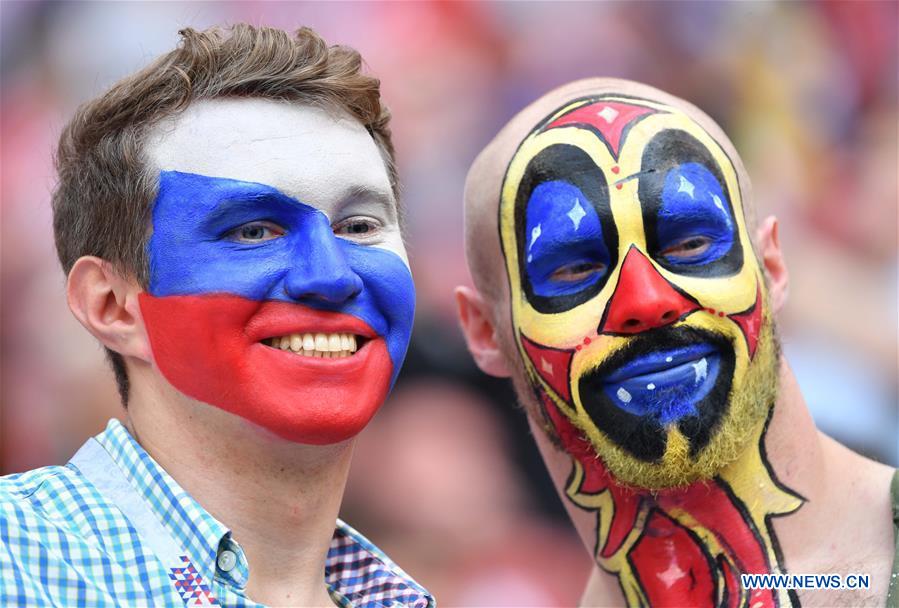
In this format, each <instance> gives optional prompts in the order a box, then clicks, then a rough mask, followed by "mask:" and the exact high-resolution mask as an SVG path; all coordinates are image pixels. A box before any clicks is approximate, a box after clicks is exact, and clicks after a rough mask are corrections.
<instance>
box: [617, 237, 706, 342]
mask: <svg viewBox="0 0 899 608" xmlns="http://www.w3.org/2000/svg"><path fill="white" fill-rule="evenodd" d="M699 308H700V306H699V304H697V303H696V302H694V301H693V300H692V299H690V298H689V297H688V296H687V295H686V294H684V293H683V292H681V291H679V290H678V289H677V288H676V287H674V285H672V284H671V283H669V282H668V281H666V280H665V278H664V277H663V276H662V275H661V274H659V271H658V270H656V269H655V267H654V266H653V265H652V262H650V261H649V260H648V259H647V258H646V256H645V255H643V253H641V252H640V251H639V250H638V249H637V248H635V247H631V248H630V250H629V251H628V252H627V255H626V256H625V258H624V263H623V264H622V265H621V272H620V274H619V278H618V285H617V286H616V287H615V292H614V293H613V294H612V297H611V299H610V300H609V304H608V307H607V309H606V314H605V317H604V318H603V320H602V323H601V324H600V327H599V333H601V334H602V333H605V334H624V335H630V334H636V333H640V332H643V331H647V330H650V329H655V328H657V327H664V326H665V325H670V324H672V323H674V322H675V321H677V320H678V319H680V318H681V317H683V316H684V315H685V314H687V313H688V312H692V311H694V310H698V309H699Z"/></svg>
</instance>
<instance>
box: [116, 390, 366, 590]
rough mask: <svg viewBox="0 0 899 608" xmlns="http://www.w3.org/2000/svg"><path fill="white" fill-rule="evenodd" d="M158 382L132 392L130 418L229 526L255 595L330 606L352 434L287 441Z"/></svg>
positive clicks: (148, 444) (170, 468)
mask: <svg viewBox="0 0 899 608" xmlns="http://www.w3.org/2000/svg"><path fill="white" fill-rule="evenodd" d="M154 388H155V390H146V391H134V392H133V396H132V398H131V400H130V402H129V407H128V416H127V421H126V425H127V427H128V429H129V431H130V432H131V434H132V435H133V436H134V438H135V439H136V440H137V441H138V442H139V443H140V444H141V446H142V447H143V448H144V449H145V450H146V451H147V452H148V453H149V454H150V456H152V457H153V458H154V460H156V461H157V462H158V463H159V464H160V465H161V466H162V467H163V468H164V469H165V470H166V472H167V473H168V474H169V475H171V476H172V477H173V478H174V479H175V480H176V481H177V482H178V483H179V484H180V485H181V486H182V487H183V488H184V489H185V490H186V491H187V492H188V493H189V494H190V495H191V496H192V497H193V498H194V499H195V500H196V501H197V502H198V503H200V505H201V506H202V507H203V508H204V509H206V510H207V511H208V512H209V513H210V514H211V515H212V516H213V517H215V518H216V519H217V520H219V521H220V522H222V523H223V524H224V525H225V526H227V527H228V528H229V529H230V530H231V532H232V536H233V538H234V540H235V541H237V542H238V543H239V544H240V545H241V547H242V548H243V550H244V552H245V553H246V557H247V561H248V562H249V568H250V578H249V581H248V585H247V595H248V596H249V597H250V598H252V599H253V600H254V601H257V602H260V603H264V604H269V605H278V606H286V605H297V606H320V605H329V604H330V603H331V601H330V598H329V596H328V593H327V589H326V586H325V583H324V563H325V557H326V555H327V552H328V547H329V545H330V542H331V538H332V536H333V533H334V524H335V521H336V519H337V514H338V511H339V509H340V502H341V498H342V496H343V490H344V485H345V483H346V478H347V474H348V471H349V465H350V459H351V456H352V442H351V441H348V442H343V443H340V444H336V445H332V446H311V445H302V444H296V443H292V442H288V441H285V440H283V439H280V438H278V437H276V436H274V435H272V434H270V433H268V432H267V431H264V430H262V429H260V428H259V427H255V426H254V425H251V424H250V423H248V422H246V421H244V420H242V419H240V418H238V417H236V416H233V415H231V414H228V413H226V412H224V411H222V410H219V409H218V408H214V407H212V406H209V405H206V404H202V403H197V402H193V401H187V400H186V399H184V397H183V396H180V395H178V394H169V391H171V389H170V388H168V387H165V388H161V389H160V388H158V387H154Z"/></svg>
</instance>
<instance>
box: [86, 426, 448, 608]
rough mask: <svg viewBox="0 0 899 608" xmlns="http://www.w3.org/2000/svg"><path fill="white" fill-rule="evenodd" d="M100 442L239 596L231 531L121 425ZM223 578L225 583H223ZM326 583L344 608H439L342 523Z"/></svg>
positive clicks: (201, 561) (198, 559)
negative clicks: (226, 554) (225, 571)
mask: <svg viewBox="0 0 899 608" xmlns="http://www.w3.org/2000/svg"><path fill="white" fill-rule="evenodd" d="M96 439H97V441H98V442H100V444H101V445H102V446H103V447H104V448H105V449H106V451H107V452H108V453H109V455H110V456H111V457H112V459H113V460H114V461H115V462H116V464H117V465H119V467H121V469H122V470H123V472H124V473H125V476H126V477H127V478H128V481H129V482H130V483H131V485H132V486H133V487H134V488H135V489H136V490H137V491H138V493H139V494H140V495H141V496H142V497H143V498H144V499H145V500H146V502H147V504H148V505H149V507H150V509H151V510H152V511H153V514H154V515H155V516H156V517H157V519H158V520H159V521H160V523H161V524H162V525H163V526H164V527H165V528H166V529H167V530H168V531H169V532H170V533H171V535H172V536H173V538H174V540H175V541H176V542H179V543H181V545H182V547H183V548H184V550H185V552H186V553H187V555H188V556H190V558H191V560H192V561H193V562H194V564H195V567H196V568H197V570H198V571H199V572H200V574H201V575H202V576H203V577H204V578H206V580H210V581H211V580H213V579H214V578H216V577H217V576H218V580H219V581H221V582H223V583H226V584H231V585H232V586H234V587H236V588H237V590H238V591H239V592H241V591H242V589H243V587H245V585H246V581H247V578H248V576H249V572H247V569H246V558H245V556H244V555H243V551H242V550H241V549H240V547H239V545H237V543H235V542H234V540H233V539H231V531H230V530H229V529H228V527H227V526H225V525H224V524H223V523H221V522H219V521H218V520H217V519H215V518H214V517H213V516H212V515H210V514H209V513H208V512H207V511H206V510H205V509H204V508H203V507H201V506H200V504H199V503H198V502H197V501H195V500H194V499H193V498H191V496H190V495H189V494H188V493H187V492H186V491H185V490H184V489H183V488H182V487H181V486H180V485H178V482H176V481H175V480H174V479H173V478H172V477H171V476H170V475H169V474H168V473H166V472H165V470H164V469H163V468H162V467H161V466H160V465H159V464H158V463H157V462H156V461H155V460H153V458H152V457H150V455H149V454H147V452H146V451H145V450H144V449H143V448H142V447H141V446H140V444H138V443H137V441H135V440H134V438H133V437H132V436H131V434H130V433H129V432H128V431H127V429H125V427H124V426H123V425H122V423H121V422H119V421H118V420H116V419H112V420H110V421H109V424H108V425H107V426H106V430H105V431H104V432H103V433H101V434H99V435H97V437H96ZM224 550H231V551H233V552H235V553H236V554H237V560H238V566H240V567H238V568H235V569H234V570H233V571H232V572H231V573H230V576H226V577H222V576H221V574H222V573H221V572H220V571H218V570H217V568H216V564H217V560H218V558H219V554H220V552H221V551H224ZM223 578H224V580H223ZM325 583H326V584H327V585H328V588H329V590H330V592H331V596H332V598H333V599H334V600H335V601H336V602H337V603H338V604H339V605H340V606H347V607H349V606H381V605H384V606H390V605H402V606H410V607H414V608H429V607H432V606H434V605H435V604H434V600H433V598H432V597H431V596H430V595H429V594H428V592H427V591H426V590H425V589H424V588H423V587H421V586H420V585H419V584H418V583H416V582H415V581H414V580H413V579H412V578H411V577H410V576H409V575H408V574H406V573H405V572H404V571H403V570H402V569H400V567H399V566H397V565H396V564H395V563H393V561H391V560H390V558H388V557H387V556H386V555H385V554H384V553H383V552H382V551H381V550H380V549H378V548H377V547H376V546H375V545H374V544H372V543H371V542H370V541H369V540H368V539H367V538H365V537H364V536H363V535H362V534H360V533H359V532H357V531H356V530H354V529H353V528H352V527H350V526H349V525H347V524H346V523H344V522H342V521H340V520H337V525H336V527H335V530H334V537H333V538H332V540H331V546H330V548H329V550H328V555H327V557H326V560H325Z"/></svg>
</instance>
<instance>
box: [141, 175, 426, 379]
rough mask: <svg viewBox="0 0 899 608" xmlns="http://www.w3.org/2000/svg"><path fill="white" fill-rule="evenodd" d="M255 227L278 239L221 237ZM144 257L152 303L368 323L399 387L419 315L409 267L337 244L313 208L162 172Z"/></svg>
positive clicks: (232, 183)
mask: <svg viewBox="0 0 899 608" xmlns="http://www.w3.org/2000/svg"><path fill="white" fill-rule="evenodd" d="M260 220H265V221H270V222H273V223H275V224H277V225H279V226H280V227H281V228H283V229H284V231H285V232H284V234H283V235H282V236H279V237H277V238H274V239H271V240H266V241H263V242H260V243H240V242H236V241H235V240H233V239H232V238H227V235H228V233H229V232H230V231H232V230H234V229H235V228H237V227H239V226H240V225H242V224H245V223H247V222H252V221H260ZM148 252H149V258H150V285H149V293H150V294H151V295H153V296H156V297H166V296H177V295H202V294H231V295H236V296H240V297H242V298H246V299H248V300H254V301H260V302H261V301H281V302H294V303H302V304H303V305H305V306H309V307H311V308H316V309H320V310H328V311H335V312H341V313H345V314H349V315H352V316H355V317H357V318H359V319H361V320H363V321H365V322H366V323H367V324H368V325H369V326H370V327H371V328H372V329H373V330H374V331H375V332H376V333H377V334H378V335H380V336H383V337H384V338H385V341H386V343H387V350H388V352H389V354H390V359H391V361H392V363H393V374H392V379H391V382H393V381H395V379H396V375H397V374H398V373H399V369H400V366H401V364H402V361H403V358H404V357H405V354H406V349H407V347H408V343H409V338H410V335H411V330H412V318H413V315H414V307H415V290H414V286H413V283H412V276H411V273H410V272H409V268H408V267H407V266H406V263H405V262H404V261H403V260H402V258H400V257H399V256H398V255H396V254H395V253H393V252H391V251H387V250H384V249H380V248H377V247H371V246H365V245H360V244H358V243H355V242H352V241H349V240H346V239H343V238H339V237H337V236H335V235H334V233H333V231H332V229H331V225H330V221H329V219H328V218H327V216H326V215H325V214H324V213H322V212H321V211H319V210H318V209H316V208H314V207H311V206H309V205H305V204H303V203H301V202H299V201H297V200H296V199H293V198H291V197H289V196H286V195H284V194H283V193H281V192H279V191H278V190H277V189H275V188H272V187H271V186H267V185H264V184H257V183H253V182H244V181H239V180H233V179H227V178H216V177H208V176H203V175H196V174H191V173H181V172H177V171H165V172H162V173H161V174H160V177H159V193H158V195H157V198H156V201H155V204H154V207H153V235H152V237H151V238H150V242H149V244H148Z"/></svg>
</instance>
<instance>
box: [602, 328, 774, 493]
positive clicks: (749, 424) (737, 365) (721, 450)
mask: <svg viewBox="0 0 899 608" xmlns="http://www.w3.org/2000/svg"><path fill="white" fill-rule="evenodd" d="M779 350H780V349H779V345H778V342H777V338H776V335H775V332H774V326H773V324H772V323H771V322H770V320H767V319H766V322H765V323H764V324H763V326H762V328H761V332H760V334H759V341H758V347H757V350H756V352H755V356H754V357H753V358H752V360H751V361H750V360H749V357H748V355H746V353H745V352H743V353H737V355H736V357H735V362H734V365H733V368H732V369H733V371H732V372H731V373H729V374H726V373H725V372H729V371H730V369H729V368H728V366H727V363H726V360H725V362H724V363H723V364H722V366H721V370H720V373H721V376H722V380H720V381H719V382H718V386H717V387H716V388H717V389H718V390H715V388H713V389H712V390H711V391H710V393H709V394H708V395H707V397H706V399H705V400H704V401H703V402H701V403H699V404H698V408H697V411H696V412H695V415H687V416H685V417H683V418H681V419H680V420H679V421H678V422H676V423H675V422H669V423H667V424H665V425H659V424H658V419H654V420H649V419H646V418H644V420H643V423H644V427H642V428H641V429H640V430H638V431H636V433H637V436H639V434H640V433H641V432H642V433H643V435H642V436H643V438H644V439H647V440H648V441H652V442H655V441H658V440H659V439H661V445H662V451H661V453H660V455H659V456H658V457H656V458H653V459H651V460H648V461H647V460H645V459H641V458H637V457H635V455H634V453H633V452H632V451H631V450H627V449H624V448H622V447H621V446H620V445H617V444H616V443H613V442H611V441H608V439H607V438H608V435H606V434H605V433H603V432H602V431H601V430H600V429H599V428H597V427H595V426H592V425H591V428H590V429H585V431H586V433H585V434H586V436H587V438H588V439H589V440H590V443H591V445H592V447H593V449H594V450H595V452H596V453H597V454H598V455H599V457H600V458H601V459H602V460H603V462H604V464H605V465H606V467H607V468H608V470H609V472H610V473H611V474H612V475H613V476H614V478H615V479H616V481H618V482H619V483H621V484H622V485H627V486H633V487H638V488H647V489H653V490H662V489H666V488H678V487H683V486H687V485H690V484H692V483H696V482H701V481H707V480H711V479H714V478H716V477H718V476H719V475H720V474H721V472H722V471H724V470H725V469H726V468H727V467H730V466H733V465H734V463H736V462H738V461H739V459H740V458H741V456H742V455H743V454H744V453H745V452H746V451H747V450H749V449H754V448H755V446H754V438H755V437H757V436H758V431H759V429H760V428H761V427H762V426H764V424H765V420H766V419H767V417H768V413H769V411H770V409H771V408H772V407H773V405H774V402H775V400H776V397H777V383H778V377H779V373H778V372H779V364H780V356H779ZM725 359H726V358H725ZM725 379H726V382H725ZM723 385H726V390H722V386H723Z"/></svg>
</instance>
